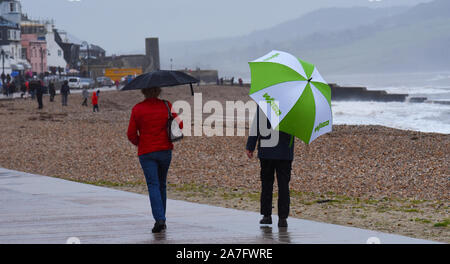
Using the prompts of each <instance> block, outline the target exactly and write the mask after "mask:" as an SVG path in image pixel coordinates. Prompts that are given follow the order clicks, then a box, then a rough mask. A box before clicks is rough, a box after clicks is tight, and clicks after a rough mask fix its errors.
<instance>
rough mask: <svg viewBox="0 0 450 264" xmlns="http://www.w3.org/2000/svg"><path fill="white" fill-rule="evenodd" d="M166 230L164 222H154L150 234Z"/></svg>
mask: <svg viewBox="0 0 450 264" xmlns="http://www.w3.org/2000/svg"><path fill="white" fill-rule="evenodd" d="M166 228H167V226H166V221H156V223H155V225H154V226H153V229H152V233H160V232H161V231H163V230H165V229H166Z"/></svg>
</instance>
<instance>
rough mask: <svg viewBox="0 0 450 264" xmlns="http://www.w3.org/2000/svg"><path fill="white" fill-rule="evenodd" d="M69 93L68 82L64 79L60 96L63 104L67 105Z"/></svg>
mask: <svg viewBox="0 0 450 264" xmlns="http://www.w3.org/2000/svg"><path fill="white" fill-rule="evenodd" d="M69 94H70V87H69V82H68V81H64V84H63V85H62V86H61V98H62V105H63V106H67V101H68V100H69Z"/></svg>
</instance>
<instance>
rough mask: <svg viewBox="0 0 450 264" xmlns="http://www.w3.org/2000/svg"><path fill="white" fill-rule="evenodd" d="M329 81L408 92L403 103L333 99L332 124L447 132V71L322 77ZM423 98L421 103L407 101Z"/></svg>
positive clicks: (449, 128)
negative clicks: (424, 98) (423, 100)
mask: <svg viewBox="0 0 450 264" xmlns="http://www.w3.org/2000/svg"><path fill="white" fill-rule="evenodd" d="M324 78H326V80H327V81H328V82H329V83H337V84H339V85H341V86H363V87H367V88H368V90H384V91H386V92H388V93H392V94H408V95H409V97H408V98H407V100H406V102H363V101H334V102H332V109H333V119H334V124H348V125H382V126H386V127H392V128H397V129H403V130H413V131H421V132H433V133H441V134H450V72H435V73H404V74H353V75H330V76H324ZM413 97H426V98H427V100H426V101H425V102H423V103H414V102H409V99H410V98H413Z"/></svg>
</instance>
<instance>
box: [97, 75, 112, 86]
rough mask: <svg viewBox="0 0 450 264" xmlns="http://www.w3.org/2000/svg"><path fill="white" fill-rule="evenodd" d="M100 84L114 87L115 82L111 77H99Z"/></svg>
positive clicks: (98, 82)
mask: <svg viewBox="0 0 450 264" xmlns="http://www.w3.org/2000/svg"><path fill="white" fill-rule="evenodd" d="M96 81H97V84H98V86H100V87H103V86H108V87H112V86H114V82H113V81H112V80H111V79H110V78H109V77H98V78H97V79H96Z"/></svg>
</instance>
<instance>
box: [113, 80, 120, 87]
mask: <svg viewBox="0 0 450 264" xmlns="http://www.w3.org/2000/svg"><path fill="white" fill-rule="evenodd" d="M114 84H115V85H116V89H119V85H120V82H119V80H116V81H115V82H114Z"/></svg>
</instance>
